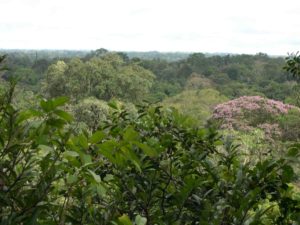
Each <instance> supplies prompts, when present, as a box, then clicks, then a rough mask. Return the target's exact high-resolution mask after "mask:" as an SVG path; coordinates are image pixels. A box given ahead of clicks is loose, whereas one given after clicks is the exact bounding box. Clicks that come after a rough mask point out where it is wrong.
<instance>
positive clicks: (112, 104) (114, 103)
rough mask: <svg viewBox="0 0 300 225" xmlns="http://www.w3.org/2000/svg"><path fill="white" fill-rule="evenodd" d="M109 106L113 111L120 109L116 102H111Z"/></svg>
mask: <svg viewBox="0 0 300 225" xmlns="http://www.w3.org/2000/svg"><path fill="white" fill-rule="evenodd" d="M108 106H109V107H111V108H113V109H116V110H118V109H119V108H118V104H117V102H116V101H110V102H108Z"/></svg>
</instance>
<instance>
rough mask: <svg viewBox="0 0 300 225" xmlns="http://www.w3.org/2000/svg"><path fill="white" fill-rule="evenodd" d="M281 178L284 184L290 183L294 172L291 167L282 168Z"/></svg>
mask: <svg viewBox="0 0 300 225" xmlns="http://www.w3.org/2000/svg"><path fill="white" fill-rule="evenodd" d="M282 169H283V171H282V177H283V180H284V182H287V183H288V182H291V181H292V179H293V177H294V170H293V168H292V167H291V166H289V165H285V166H283V168H282Z"/></svg>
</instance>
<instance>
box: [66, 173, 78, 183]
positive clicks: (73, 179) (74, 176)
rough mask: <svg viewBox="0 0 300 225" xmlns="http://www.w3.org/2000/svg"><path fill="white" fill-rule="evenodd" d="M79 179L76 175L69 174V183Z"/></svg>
mask: <svg viewBox="0 0 300 225" xmlns="http://www.w3.org/2000/svg"><path fill="white" fill-rule="evenodd" d="M77 180H78V178H77V176H76V175H73V174H72V175H69V176H67V184H73V183H75V182H76V181H77Z"/></svg>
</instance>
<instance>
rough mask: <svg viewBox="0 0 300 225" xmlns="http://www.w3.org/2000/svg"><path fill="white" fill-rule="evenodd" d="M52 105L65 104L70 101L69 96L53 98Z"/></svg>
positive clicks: (55, 106) (54, 106)
mask: <svg viewBox="0 0 300 225" xmlns="http://www.w3.org/2000/svg"><path fill="white" fill-rule="evenodd" d="M51 101H52V107H53V108H57V107H58V106H63V105H64V104H65V103H67V102H68V101H69V98H68V97H65V96H62V97H58V98H55V99H52V100H51Z"/></svg>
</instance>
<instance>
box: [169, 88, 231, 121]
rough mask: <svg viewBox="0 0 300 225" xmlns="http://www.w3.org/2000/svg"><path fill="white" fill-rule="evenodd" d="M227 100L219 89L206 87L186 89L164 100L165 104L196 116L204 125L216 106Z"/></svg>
mask: <svg viewBox="0 0 300 225" xmlns="http://www.w3.org/2000/svg"><path fill="white" fill-rule="evenodd" d="M226 101H228V98H227V97H225V96H223V95H221V94H220V93H219V92H218V91H217V90H215V89H212V88H206V89H200V90H185V91H183V92H181V93H180V94H178V95H175V96H173V97H170V98H167V99H166V100H164V101H163V105H166V106H170V107H174V108H176V109H178V110H179V112H181V113H184V114H186V115H189V116H191V117H193V118H195V119H196V120H197V121H198V124H199V125H203V124H205V122H206V120H207V119H208V118H209V117H210V116H211V115H212V111H213V109H214V107H215V106H216V105H217V104H219V103H222V102H226Z"/></svg>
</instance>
